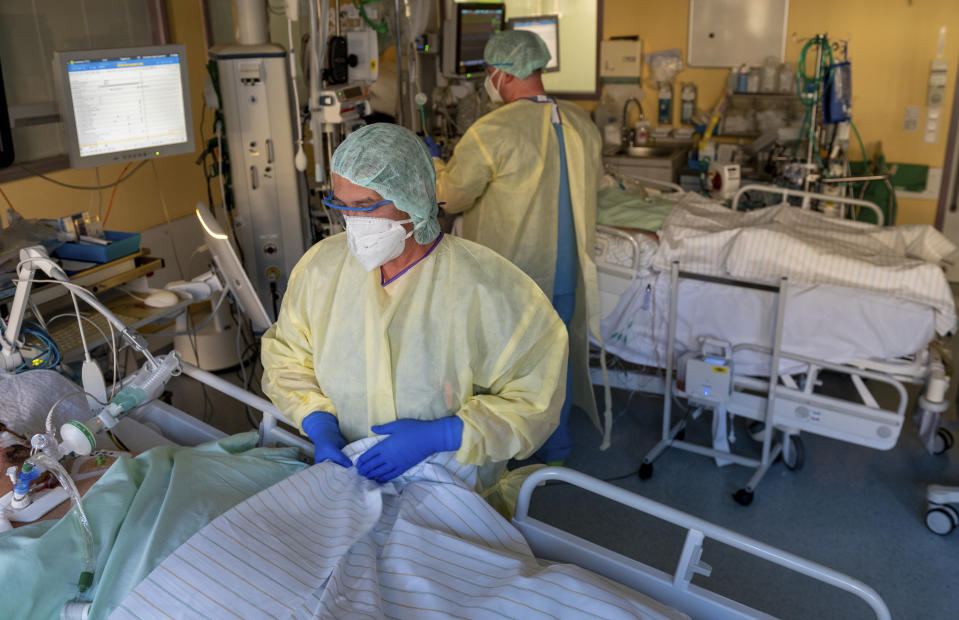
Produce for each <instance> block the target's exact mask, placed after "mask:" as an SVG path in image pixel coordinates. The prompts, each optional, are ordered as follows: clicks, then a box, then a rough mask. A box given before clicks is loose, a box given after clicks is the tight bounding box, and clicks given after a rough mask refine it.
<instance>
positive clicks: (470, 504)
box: [111, 438, 687, 619]
mask: <svg viewBox="0 0 959 620" xmlns="http://www.w3.org/2000/svg"><path fill="white" fill-rule="evenodd" d="M377 441H378V439H377V438H368V439H364V440H361V441H358V442H355V443H353V444H351V445H350V446H347V448H346V449H345V450H344V452H346V454H347V455H348V456H350V457H351V458H352V459H353V460H354V461H355V459H356V458H357V457H358V456H359V454H361V453H362V452H363V451H364V450H365V449H367V448H368V447H370V446H371V445H373V444H375V443H376V442H377ZM474 481H475V468H474V467H472V466H463V465H459V464H458V463H457V462H456V461H455V458H454V454H453V453H443V454H438V455H435V456H434V457H433V458H432V459H430V461H429V462H427V463H423V464H421V465H418V466H416V467H414V468H413V469H411V470H409V471H408V472H406V474H405V475H404V476H402V477H401V478H398V479H397V480H396V481H395V482H391V483H387V484H385V485H379V484H376V483H374V482H371V481H369V480H366V479H365V478H363V477H362V476H360V475H359V474H358V473H357V472H356V469H355V468H350V469H345V468H343V467H340V466H339V465H335V464H332V463H329V462H327V463H320V464H319V465H315V466H313V467H310V468H307V469H305V470H303V471H302V472H299V473H297V474H294V475H293V476H291V477H289V478H287V479H286V480H284V481H282V482H280V483H278V484H276V485H274V486H272V487H270V488H268V489H266V490H264V491H263V492H261V493H259V494H257V495H255V496H253V497H252V498H250V499H248V500H246V501H244V502H242V503H241V504H239V505H237V506H236V507H235V508H233V509H231V510H229V511H228V512H226V513H224V514H223V515H221V516H220V517H219V518H217V519H216V520H214V521H213V522H211V523H210V524H209V525H207V526H206V527H205V528H203V529H202V530H201V531H199V532H198V533H197V534H196V535H194V536H193V537H192V538H190V540H188V541H187V542H186V543H185V544H184V545H182V546H181V547H180V548H179V549H177V550H176V551H175V552H174V553H173V554H171V555H170V556H169V557H168V558H167V559H166V560H164V561H163V563H161V564H160V565H159V566H158V567H157V568H156V569H155V570H153V572H151V573H150V575H149V576H148V577H147V578H146V579H144V580H143V581H142V582H141V583H140V585H139V586H137V588H136V589H135V590H134V591H133V592H132V593H131V594H130V595H129V596H128V597H127V598H126V600H125V601H124V602H123V603H122V605H121V606H120V607H118V608H117V609H116V611H115V612H114V613H113V614H112V616H111V617H112V618H136V617H139V618H153V617H173V618H194V617H197V618H200V617H226V616H229V617H240V618H266V617H295V618H298V617H306V618H312V617H322V618H332V617H339V618H345V617H349V618H355V617H366V618H382V617H406V618H424V617H469V618H502V617H514V618H584V617H590V618H650V619H658V618H686V617H687V616H685V615H684V614H682V613H680V612H677V611H675V610H672V609H670V608H668V607H665V606H663V605H661V604H659V603H657V602H656V601H653V600H652V599H650V598H648V597H646V596H643V595H641V594H639V593H637V592H635V591H633V590H630V589H628V588H625V587H623V586H621V585H619V584H615V583H613V582H611V581H609V580H607V579H605V578H603V577H600V576H598V575H595V574H593V573H590V572H588V571H586V570H583V569H581V568H579V567H576V566H572V565H568V564H550V563H547V562H542V561H539V560H537V559H536V558H534V557H533V554H532V552H531V551H530V549H529V546H528V545H527V544H526V541H525V540H524V539H523V537H522V535H521V534H520V533H519V531H518V530H517V529H516V528H515V527H513V525H511V524H510V523H509V522H507V521H506V520H505V519H503V518H502V517H501V516H500V515H499V514H497V513H496V512H495V511H494V510H493V509H492V508H491V507H490V506H489V504H487V503H486V502H485V501H484V500H483V499H482V498H481V497H480V496H479V495H477V494H476V493H475V492H473V491H472V490H471V489H472V485H473V484H474Z"/></svg>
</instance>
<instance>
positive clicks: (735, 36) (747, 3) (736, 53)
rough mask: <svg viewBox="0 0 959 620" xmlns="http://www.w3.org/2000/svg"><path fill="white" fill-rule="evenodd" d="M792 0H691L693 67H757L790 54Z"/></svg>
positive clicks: (689, 60)
mask: <svg viewBox="0 0 959 620" xmlns="http://www.w3.org/2000/svg"><path fill="white" fill-rule="evenodd" d="M788 18H789V0H689V46H688V48H687V50H686V63H687V64H688V65H689V66H691V67H738V66H739V65H742V64H744V63H745V64H746V65H747V66H750V67H757V66H760V65H762V64H763V61H764V60H765V59H766V58H767V57H768V56H772V57H774V58H776V59H778V60H779V62H782V61H783V60H785V53H786V21H787V20H788Z"/></svg>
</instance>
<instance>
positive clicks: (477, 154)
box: [433, 99, 612, 447]
mask: <svg viewBox="0 0 959 620" xmlns="http://www.w3.org/2000/svg"><path fill="white" fill-rule="evenodd" d="M558 103H559V114H560V118H561V120H562V123H563V137H564V139H565V142H566V161H567V168H568V171H569V187H570V197H571V200H572V203H573V221H574V225H575V230H576V246H577V250H578V258H579V268H580V276H579V283H578V285H577V287H576V312H575V314H574V315H573V320H572V322H571V323H570V334H569V337H570V343H569V346H570V364H571V368H572V372H573V373H574V376H573V403H574V404H576V405H577V406H579V407H581V408H582V409H584V410H585V411H586V412H587V413H588V414H589V415H590V417H591V418H592V420H593V423H594V424H595V425H596V427H597V428H599V429H600V430H603V426H602V425H600V423H599V417H598V415H597V410H596V401H595V398H594V396H593V389H592V382H591V381H590V377H589V337H588V334H589V333H592V334H593V336H594V337H595V338H596V339H597V340H600V341H601V338H600V335H599V320H600V318H601V317H600V307H599V286H598V282H597V277H596V263H595V262H594V261H593V251H594V245H595V236H596V193H597V191H598V189H599V188H598V185H599V181H600V179H601V178H602V175H603V171H602V158H601V151H602V139H601V138H600V135H599V131H598V130H597V129H596V125H595V124H594V123H593V122H592V121H591V120H590V118H589V117H588V116H587V115H586V113H585V112H583V111H582V109H581V108H579V107H578V106H577V105H575V104H573V103H570V102H568V101H560V102H558ZM551 108H552V106H551V105H549V104H546V103H538V102H534V101H530V100H528V99H520V100H517V101H514V102H512V103H509V104H507V105H505V106H503V107H501V108H498V109H496V110H494V111H492V112H490V113H489V114H487V115H486V116H484V117H482V118H480V119H479V120H478V121H477V122H476V123H474V124H473V126H472V127H470V128H469V130H467V132H466V134H465V135H464V136H463V138H462V139H461V140H460V141H459V143H458V144H457V145H456V149H455V150H454V152H453V156H452V157H451V158H450V160H449V162H443V161H442V160H440V159H436V158H434V159H433V164H434V166H435V168H436V197H437V200H440V201H441V202H445V203H446V204H445V205H444V206H443V208H444V209H445V210H446V211H447V212H449V213H462V214H463V236H464V237H465V238H467V239H470V240H472V241H476V242H477V243H481V244H483V245H485V246H486V247H488V248H492V249H493V250H496V252H498V253H499V254H501V255H503V256H505V257H506V258H507V259H509V260H510V261H511V262H512V263H513V264H515V265H517V266H518V267H519V268H520V269H522V270H523V271H525V272H526V273H527V274H529V276H530V277H531V278H533V280H535V281H536V283H537V284H538V285H539V287H540V288H541V289H543V292H544V293H546V296H547V297H549V298H551V299H552V295H553V280H554V277H555V275H556V236H557V220H558V215H557V213H558V205H559V180H560V157H559V140H558V139H557V137H556V131H555V130H554V129H553V125H552V119H551ZM604 374H605V369H604ZM607 385H608V382H607ZM606 400H607V410H606V421H605V422H606V424H605V436H604V441H603V445H604V447H605V446H608V444H609V432H610V426H611V422H612V420H611V418H612V415H611V412H610V410H609V400H610V399H609V396H608V395H607V398H606Z"/></svg>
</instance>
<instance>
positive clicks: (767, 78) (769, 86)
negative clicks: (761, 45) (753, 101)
mask: <svg viewBox="0 0 959 620" xmlns="http://www.w3.org/2000/svg"><path fill="white" fill-rule="evenodd" d="M778 73H779V63H778V62H777V61H776V58H775V57H773V56H767V57H766V62H764V63H763V66H762V71H761V72H760V75H759V91H760V92H763V93H774V92H776V88H777V86H778Z"/></svg>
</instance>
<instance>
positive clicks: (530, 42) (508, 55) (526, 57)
mask: <svg viewBox="0 0 959 620" xmlns="http://www.w3.org/2000/svg"><path fill="white" fill-rule="evenodd" d="M550 58H551V56H550V53H549V49H548V48H547V47H546V43H545V42H544V41H543V39H541V38H540V36H539V35H538V34H536V33H533V32H529V31H528V30H504V31H502V32H497V33H496V34H494V35H493V36H492V37H490V40H489V41H487V42H486V49H485V50H484V51H483V60H485V61H486V64H487V65H490V66H491V67H496V68H497V69H499V70H500V71H503V72H505V73H509V74H510V75H515V76H516V77H518V78H519V79H521V80H525V79H526V78H528V77H529V76H530V75H531V74H532V73H533V71H536V70H537V69H542V68H544V67H545V66H546V65H547V64H549V59H550Z"/></svg>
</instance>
